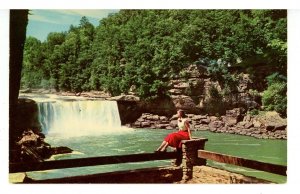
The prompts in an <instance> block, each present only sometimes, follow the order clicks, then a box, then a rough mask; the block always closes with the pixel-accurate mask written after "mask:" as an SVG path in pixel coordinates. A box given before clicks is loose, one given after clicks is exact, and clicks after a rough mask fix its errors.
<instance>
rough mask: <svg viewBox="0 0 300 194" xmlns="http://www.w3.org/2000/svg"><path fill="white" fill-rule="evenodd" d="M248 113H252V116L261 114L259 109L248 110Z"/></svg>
mask: <svg viewBox="0 0 300 194" xmlns="http://www.w3.org/2000/svg"><path fill="white" fill-rule="evenodd" d="M248 114H250V115H252V116H255V115H258V114H259V110H257V109H252V110H250V111H248Z"/></svg>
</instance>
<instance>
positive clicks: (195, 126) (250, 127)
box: [130, 108, 287, 139]
mask: <svg viewBox="0 0 300 194" xmlns="http://www.w3.org/2000/svg"><path fill="white" fill-rule="evenodd" d="M187 116H188V118H189V121H190V123H191V129H192V130H194V131H200V130H209V131H211V132H216V133H230V134H239V135H248V136H252V137H255V138H259V139H287V121H286V119H283V118H281V117H280V116H279V114H278V113H276V112H264V113H261V114H259V115H250V114H247V113H243V111H242V109H240V108H235V109H232V110H227V111H226V115H223V116H220V117H216V116H209V115H197V114H187ZM130 126H131V127H134V128H150V129H169V130H171V129H178V127H177V116H176V115H173V116H172V117H170V118H168V117H166V116H160V115H155V114H150V113H143V114H142V115H141V116H140V117H139V118H138V119H137V120H136V121H135V122H133V123H131V124H130Z"/></svg>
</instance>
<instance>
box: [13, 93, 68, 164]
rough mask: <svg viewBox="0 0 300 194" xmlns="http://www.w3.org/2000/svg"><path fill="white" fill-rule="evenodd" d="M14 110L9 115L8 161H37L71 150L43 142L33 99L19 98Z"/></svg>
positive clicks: (36, 108) (43, 138)
mask: <svg viewBox="0 0 300 194" xmlns="http://www.w3.org/2000/svg"><path fill="white" fill-rule="evenodd" d="M16 110H18V111H17V112H16V114H15V115H13V117H10V119H12V120H13V121H14V125H13V126H10V149H9V151H10V153H9V161H10V162H12V163H15V162H37V161H43V160H45V159H48V158H50V157H51V156H52V155H55V154H63V153H71V152H72V150H71V149H70V148H67V147H51V146H50V145H49V144H48V143H47V142H45V135H44V134H43V133H42V132H41V125H40V123H39V120H38V107H37V104H36V102H35V101H33V100H30V99H19V100H18V104H17V107H16Z"/></svg>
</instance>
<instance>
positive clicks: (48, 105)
mask: <svg viewBox="0 0 300 194" xmlns="http://www.w3.org/2000/svg"><path fill="white" fill-rule="evenodd" d="M37 103H38V107H39V120H40V123H41V125H42V132H43V133H45V134H55V135H59V136H64V137H65V136H67V137H68V136H84V135H101V134H104V133H116V132H124V131H128V128H127V129H126V128H125V127H121V121H120V116H119V111H118V106H117V102H115V101H63V100H56V101H52V102H37Z"/></svg>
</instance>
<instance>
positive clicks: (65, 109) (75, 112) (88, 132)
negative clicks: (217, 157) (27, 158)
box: [21, 94, 287, 183]
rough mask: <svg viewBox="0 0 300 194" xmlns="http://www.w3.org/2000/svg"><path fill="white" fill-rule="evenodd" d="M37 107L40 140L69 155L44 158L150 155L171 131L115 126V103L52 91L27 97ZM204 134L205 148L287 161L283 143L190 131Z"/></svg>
mask: <svg viewBox="0 0 300 194" xmlns="http://www.w3.org/2000/svg"><path fill="white" fill-rule="evenodd" d="M21 97H27V98H31V99H33V100H35V101H36V102H37V104H38V107H39V120H40V123H41V126H42V130H43V133H44V134H46V139H45V141H46V142H47V143H50V144H51V146H53V147H56V146H67V147H69V148H71V149H72V150H74V151H73V153H71V154H62V155H56V156H53V157H52V158H51V159H50V160H61V159H71V158H85V157H95V156H110V155H125V154H135V153H149V152H150V153H151V152H154V150H156V148H157V147H158V146H159V145H160V143H161V141H162V140H163V138H164V137H165V136H166V135H167V134H168V133H170V132H174V131H172V130H163V129H161V130H158V129H130V128H126V127H122V126H121V122H120V117H119V112H118V107H117V103H116V102H115V101H103V100H102V101H101V100H87V99H84V98H74V97H60V96H56V95H43V96H39V95H28V94H26V95H25V96H22V95H21ZM193 136H194V137H205V138H208V142H207V143H206V146H205V150H209V151H214V152H219V153H222V154H229V155H233V156H238V157H243V158H247V159H252V160H258V161H262V162H267V163H274V164H281V165H287V141H286V140H264V139H256V138H253V137H250V136H241V135H234V134H221V133H212V132H209V131H196V132H193ZM166 165H170V160H163V161H150V162H139V163H125V164H115V165H101V166H93V167H81V168H69V169H57V170H47V171H38V172H27V175H28V176H29V177H31V178H33V179H51V178H59V177H67V176H77V175H87V174H95V173H100V172H111V171H119V170H128V169H139V168H146V167H157V166H166ZM208 165H210V166H215V167H218V168H222V169H226V170H229V171H233V172H237V173H241V174H245V175H249V176H254V177H258V178H262V179H265V180H270V181H273V182H277V183H284V182H286V177H284V176H280V175H274V174H271V173H266V172H261V171H257V170H252V169H246V168H242V167H238V166H232V165H228V164H221V163H217V162H213V161H209V160H208Z"/></svg>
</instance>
